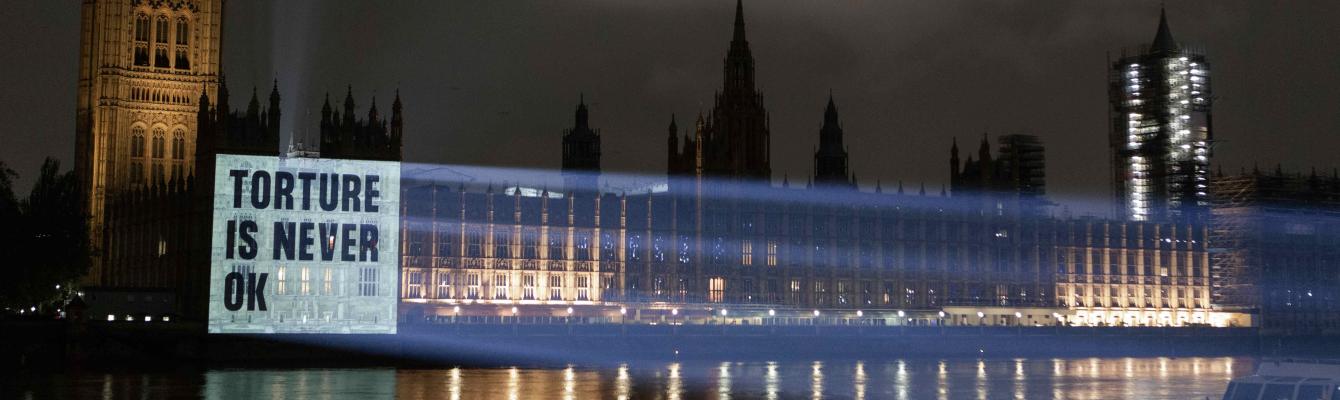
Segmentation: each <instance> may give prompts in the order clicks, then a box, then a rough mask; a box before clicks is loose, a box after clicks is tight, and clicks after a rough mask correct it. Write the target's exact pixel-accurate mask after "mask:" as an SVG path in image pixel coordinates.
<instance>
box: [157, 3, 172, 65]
mask: <svg viewBox="0 0 1340 400" xmlns="http://www.w3.org/2000/svg"><path fill="white" fill-rule="evenodd" d="M168 33H169V31H168V18H167V17H166V16H162V15H160V16H158V19H157V20H155V21H154V43H155V45H154V67H157V68H169V67H171V65H170V64H168V62H169V61H171V60H169V59H168V49H167V43H168Z"/></svg>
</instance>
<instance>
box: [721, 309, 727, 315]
mask: <svg viewBox="0 0 1340 400" xmlns="http://www.w3.org/2000/svg"><path fill="white" fill-rule="evenodd" d="M721 316H723V317H724V316H726V309H724V308H723V309H721Z"/></svg>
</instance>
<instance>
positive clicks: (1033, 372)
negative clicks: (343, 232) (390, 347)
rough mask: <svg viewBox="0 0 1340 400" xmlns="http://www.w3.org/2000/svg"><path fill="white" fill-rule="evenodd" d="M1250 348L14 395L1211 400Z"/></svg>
mask: <svg viewBox="0 0 1340 400" xmlns="http://www.w3.org/2000/svg"><path fill="white" fill-rule="evenodd" d="M1253 370H1255V361H1254V360H1252V359H1249V358H1231V357H1223V358H1101V359H1100V358H1082V359H990V360H973V359H950V360H935V359H907V360H890V361H813V362H675V363H665V364H651V365H648V364H638V365H636V366H630V365H628V364H623V365H619V366H617V367H614V368H608V369H603V368H584V367H582V366H566V367H560V368H517V367H512V368H443V369H399V370H397V369H391V368H386V369H288V370H256V369H223V370H209V371H205V372H202V373H191V374H185V373H179V374H163V373H150V374H117V373H110V374H89V375H78V376H70V377H65V376H53V377H49V379H46V380H36V381H34V382H32V383H30V384H29V385H28V386H26V387H20V393H19V396H18V397H17V398H47V397H60V398H64V397H70V398H104V399H124V398H136V399H137V398H164V397H203V398H206V399H236V398H267V399H310V398H317V399H359V400H362V399H377V398H391V397H397V398H404V399H557V398H562V399H592V398H602V399H603V398H615V399H642V398H661V399H699V398H707V399H726V398H768V399H777V398H799V397H811V398H855V399H885V398H893V399H965V398H966V399H974V398H975V399H1001V398H1014V399H1048V398H1055V399H1081V400H1082V399H1187V400H1189V399H1202V398H1206V397H1208V398H1218V396H1220V395H1221V393H1222V392H1223V389H1224V387H1225V386H1226V385H1227V382H1228V380H1229V379H1231V378H1233V377H1234V376H1236V375H1239V374H1246V373H1250V371H1253Z"/></svg>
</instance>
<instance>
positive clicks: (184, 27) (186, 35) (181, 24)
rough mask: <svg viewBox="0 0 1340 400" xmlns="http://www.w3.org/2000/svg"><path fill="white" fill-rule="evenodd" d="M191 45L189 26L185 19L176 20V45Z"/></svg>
mask: <svg viewBox="0 0 1340 400" xmlns="http://www.w3.org/2000/svg"><path fill="white" fill-rule="evenodd" d="M190 43H191V25H190V24H188V23H186V18H177V44H179V45H187V44H190Z"/></svg>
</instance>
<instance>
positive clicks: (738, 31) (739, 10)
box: [731, 0, 745, 42]
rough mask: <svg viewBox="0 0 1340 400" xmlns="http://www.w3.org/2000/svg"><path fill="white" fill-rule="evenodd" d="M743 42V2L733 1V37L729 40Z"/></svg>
mask: <svg viewBox="0 0 1340 400" xmlns="http://www.w3.org/2000/svg"><path fill="white" fill-rule="evenodd" d="M731 40H732V41H736V42H744V41H745V38H744V0H736V1H735V36H734V37H733V38H732V39H731Z"/></svg>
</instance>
